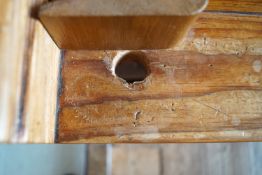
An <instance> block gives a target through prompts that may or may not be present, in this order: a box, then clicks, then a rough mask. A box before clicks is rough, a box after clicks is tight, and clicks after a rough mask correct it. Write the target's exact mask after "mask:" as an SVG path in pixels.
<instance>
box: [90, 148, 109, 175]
mask: <svg viewBox="0 0 262 175" xmlns="http://www.w3.org/2000/svg"><path fill="white" fill-rule="evenodd" d="M107 156H109V155H108V150H107V145H98V144H92V145H88V156H87V173H86V174H87V175H108V173H107V169H108V168H111V167H108V166H110V165H108V164H107V159H108V157H107Z"/></svg>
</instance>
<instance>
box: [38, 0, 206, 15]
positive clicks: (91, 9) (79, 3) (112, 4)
mask: <svg viewBox="0 0 262 175" xmlns="http://www.w3.org/2000/svg"><path fill="white" fill-rule="evenodd" d="M207 4H208V0H183V1H181V0H165V1H162V0H143V1H141V0H132V1H130V0H99V1H98V0H65V1H55V2H51V3H48V4H46V5H44V6H42V8H41V10H40V16H42V15H44V16H147V15H150V16H163V15H164V16H166V15H167V16H185V15H194V14H197V13H200V12H202V11H203V10H204V9H205V7H206V6H207Z"/></svg>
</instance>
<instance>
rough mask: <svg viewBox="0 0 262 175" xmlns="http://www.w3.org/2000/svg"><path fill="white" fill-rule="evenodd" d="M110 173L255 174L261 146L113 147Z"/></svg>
mask: <svg viewBox="0 0 262 175" xmlns="http://www.w3.org/2000/svg"><path fill="white" fill-rule="evenodd" d="M112 148H113V149H112V157H113V159H112V160H113V161H112V174H113V175H118V174H126V175H132V174H136V175H145V174H154V175H188V174H202V175H210V174H212V175H225V174H227V175H235V174H238V175H246V174H250V175H258V174H260V172H261V170H262V167H261V155H262V149H261V148H262V143H226V144H225V143H212V144H165V145H159V144H158V145H139V144H138V145H126V144H125V145H120V144H119V145H113V147H112Z"/></svg>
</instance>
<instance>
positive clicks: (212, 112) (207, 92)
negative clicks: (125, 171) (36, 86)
mask: <svg viewBox="0 0 262 175" xmlns="http://www.w3.org/2000/svg"><path fill="white" fill-rule="evenodd" d="M261 31H262V21H261V18H260V17H259V16H243V15H225V14H212V13H204V14H202V15H201V16H200V18H199V19H198V20H197V22H196V24H195V25H194V26H193V28H192V29H191V31H190V32H189V34H188V36H187V37H186V38H185V39H184V41H183V42H182V43H181V44H180V45H178V46H177V47H176V48H175V50H173V51H171V50H170V51H146V52H145V54H146V57H147V59H148V62H149V63H150V64H149V65H150V66H149V67H150V72H151V74H150V76H149V77H148V79H147V81H146V82H145V83H144V84H142V85H141V84H140V85H137V86H133V87H132V88H133V89H128V88H126V86H124V85H123V84H122V82H121V81H119V79H117V78H115V77H114V76H113V75H112V73H111V72H110V71H109V70H108V68H107V67H108V65H109V66H110V63H111V62H112V60H114V58H117V57H118V55H117V54H119V53H116V52H88V51H67V52H66V54H65V62H64V65H63V71H62V75H63V77H62V79H63V93H62V96H61V97H60V105H61V110H60V115H59V139H58V141H59V142H77V143H78V142H95V143H97V142H99V143H100V142H102V143H104V142H207V141H208V142H214V141H258V140H261V121H260V120H261V98H262V96H261V95H262V94H261V88H262V87H261V77H262V76H261V55H262V50H261V46H262V43H261V37H262V33H261ZM192 51H194V52H192ZM195 51H197V52H198V53H196V52H195ZM201 53H204V54H206V55H203V54H201ZM167 82H168V83H167ZM138 113H139V114H141V116H140V119H139V120H137V119H135V118H136V117H134V116H135V114H138Z"/></svg>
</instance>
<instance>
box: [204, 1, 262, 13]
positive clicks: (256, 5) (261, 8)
mask: <svg viewBox="0 0 262 175" xmlns="http://www.w3.org/2000/svg"><path fill="white" fill-rule="evenodd" d="M207 10H208V11H217V12H238V13H249V14H252V13H254V14H256V13H262V1H261V0H209V5H208V7H207Z"/></svg>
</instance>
